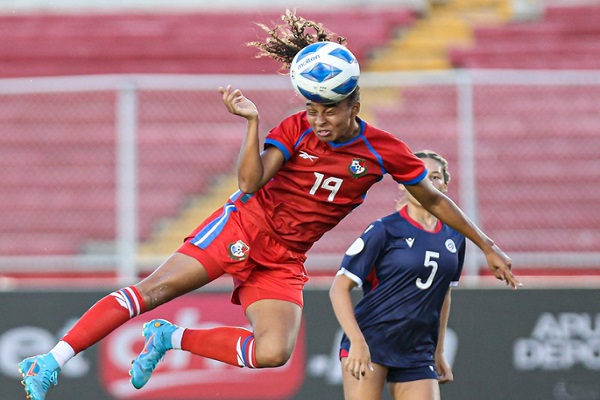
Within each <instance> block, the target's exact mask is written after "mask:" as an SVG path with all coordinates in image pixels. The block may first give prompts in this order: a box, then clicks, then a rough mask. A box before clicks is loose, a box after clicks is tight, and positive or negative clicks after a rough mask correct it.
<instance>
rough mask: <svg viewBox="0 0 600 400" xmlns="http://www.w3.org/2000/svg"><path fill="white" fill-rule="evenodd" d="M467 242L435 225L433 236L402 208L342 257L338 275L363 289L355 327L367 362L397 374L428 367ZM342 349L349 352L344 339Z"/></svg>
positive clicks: (382, 220) (460, 269)
mask: <svg viewBox="0 0 600 400" xmlns="http://www.w3.org/2000/svg"><path fill="white" fill-rule="evenodd" d="M465 245H466V241H465V237H464V236H463V235H461V234H460V233H458V232H457V231H455V230H454V229H452V228H450V227H449V226H447V225H444V224H442V223H441V222H438V225H437V227H436V229H435V230H434V231H433V232H429V231H426V230H424V229H423V228H422V227H421V226H420V225H419V224H418V223H417V222H415V221H414V220H412V219H411V218H410V217H409V216H408V213H407V212H406V207H405V208H403V209H402V210H401V211H400V212H396V213H394V214H391V215H388V216H387V217H384V218H382V219H379V220H377V221H375V222H374V223H372V224H371V225H370V226H369V227H368V228H367V229H366V230H365V231H364V233H363V234H362V236H361V237H360V238H358V239H357V240H356V241H355V242H354V243H353V244H352V245H351V246H350V248H348V250H347V251H346V255H345V257H344V259H343V261H342V265H341V267H340V270H339V271H338V274H344V275H346V276H347V277H348V278H350V279H352V280H353V281H354V282H356V283H357V284H358V286H359V287H362V289H363V293H364V297H363V298H362V299H361V300H360V301H359V302H358V303H357V304H356V307H355V315H356V320H357V322H358V325H359V326H360V328H361V330H362V332H363V335H364V336H365V339H366V341H367V344H368V345H369V350H370V352H371V360H372V361H373V362H375V363H377V364H381V365H384V366H387V367H395V368H411V367H418V366H424V365H432V360H433V356H434V353H435V348H436V345H437V339H438V332H439V326H440V311H441V309H442V305H443V303H444V298H445V296H446V292H447V291H448V290H449V286H456V285H457V284H458V280H459V278H460V274H461V271H462V265H463V260H464V254H465ZM341 347H342V349H346V350H349V348H350V342H349V340H348V338H347V337H346V335H344V336H343V338H342V342H341Z"/></svg>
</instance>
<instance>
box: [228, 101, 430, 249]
mask: <svg viewBox="0 0 600 400" xmlns="http://www.w3.org/2000/svg"><path fill="white" fill-rule="evenodd" d="M359 122H360V134H359V135H358V136H357V137H356V138H354V139H352V140H350V141H348V142H345V143H327V142H322V141H321V140H319V139H318V138H317V136H316V135H315V134H314V133H313V131H312V128H311V127H310V125H309V123H308V121H307V119H306V111H301V112H298V113H296V114H293V115H291V116H289V117H287V118H286V119H284V120H283V121H282V122H281V124H279V126H277V127H275V128H274V129H272V130H271V131H270V132H269V134H268V135H267V137H266V139H265V148H266V147H268V146H275V147H277V148H278V149H279V150H280V151H281V152H282V153H283V154H284V156H285V163H284V165H283V166H282V167H281V169H280V170H279V171H278V172H277V173H276V174H275V176H274V177H273V178H272V179H271V180H270V181H269V182H268V183H267V184H266V185H265V186H264V187H262V188H261V189H259V190H258V191H257V192H256V193H254V194H244V193H242V192H240V191H238V192H237V193H236V194H234V195H233V196H232V198H231V200H232V201H233V202H234V204H235V206H236V208H237V209H238V210H239V211H240V212H242V213H243V215H246V216H247V217H249V218H251V219H252V221H253V222H254V223H255V224H256V225H257V226H259V227H260V228H262V229H264V230H266V231H267V232H268V233H269V234H270V235H272V236H273V237H274V238H275V239H277V240H279V241H280V242H281V243H283V244H284V245H285V246H286V247H288V248H289V249H291V250H294V251H297V252H307V251H308V250H309V249H310V248H311V247H312V245H313V243H315V242H316V241H317V240H319V238H321V236H323V234H325V232H327V231H329V230H331V229H332V228H333V227H335V226H336V225H337V224H338V223H339V222H340V221H341V220H342V219H343V218H344V217H345V216H346V215H348V214H349V213H350V212H351V211H352V210H353V209H354V208H356V207H358V206H359V205H360V204H361V203H362V202H363V201H364V199H365V196H366V194H367V191H368V190H369V188H370V187H371V186H372V185H373V184H374V183H376V182H379V181H380V180H381V179H382V178H383V176H384V174H386V173H388V174H390V175H391V176H392V177H393V178H394V180H395V181H396V182H398V183H402V184H406V185H411V184H416V183H418V182H420V181H421V180H422V179H424V178H425V176H426V175H427V170H426V168H425V164H424V163H423V161H422V160H420V159H419V158H417V157H415V156H414V155H413V154H412V152H411V150H410V149H409V148H408V146H407V145H406V144H405V143H404V142H402V141H401V140H400V139H398V138H397V137H395V136H394V135H392V134H391V133H389V132H386V131H383V130H381V129H377V128H375V127H373V126H371V125H369V124H367V123H366V122H364V121H362V120H360V119H359Z"/></svg>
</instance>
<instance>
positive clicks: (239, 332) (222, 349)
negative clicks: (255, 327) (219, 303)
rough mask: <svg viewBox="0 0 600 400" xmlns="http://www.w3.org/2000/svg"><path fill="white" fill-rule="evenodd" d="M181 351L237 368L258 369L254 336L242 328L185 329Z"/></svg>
mask: <svg viewBox="0 0 600 400" xmlns="http://www.w3.org/2000/svg"><path fill="white" fill-rule="evenodd" d="M181 349H182V350H186V351H189V352H191V353H194V354H196V355H199V356H203V357H208V358H212V359H213V360H218V361H222V362H224V363H227V364H230V365H235V366H238V367H248V368H258V365H256V348H255V346H254V335H253V334H252V332H251V331H249V330H247V329H244V328H237V327H232V326H223V327H219V328H213V329H186V330H185V331H184V332H183V338H182V339H181Z"/></svg>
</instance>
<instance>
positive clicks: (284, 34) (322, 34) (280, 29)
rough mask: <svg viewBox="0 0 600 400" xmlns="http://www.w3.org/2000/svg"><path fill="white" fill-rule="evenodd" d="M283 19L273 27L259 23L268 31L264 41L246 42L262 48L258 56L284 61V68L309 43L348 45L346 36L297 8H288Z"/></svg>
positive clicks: (287, 66) (288, 65)
mask: <svg viewBox="0 0 600 400" xmlns="http://www.w3.org/2000/svg"><path fill="white" fill-rule="evenodd" d="M281 19H282V20H283V21H284V23H283V24H281V25H277V26H275V27H273V28H269V27H268V26H266V25H264V24H261V23H257V25H258V26H260V27H261V28H262V29H263V30H264V31H265V32H267V34H268V37H267V38H266V39H265V41H264V42H249V43H246V44H247V45H248V46H254V47H257V48H258V49H259V50H260V52H259V53H258V54H257V55H256V58H260V57H270V58H272V59H274V60H276V61H279V62H281V63H283V65H282V67H281V69H283V70H287V69H289V68H290V64H291V63H292V60H293V59H294V56H295V55H296V54H298V52H299V51H300V50H302V49H303V48H305V47H306V46H308V45H309V44H312V43H316V42H333V41H335V42H337V43H339V44H341V45H344V46H345V45H346V38H345V37H341V36H338V35H337V34H335V33H332V32H329V31H328V30H326V29H325V28H324V27H323V25H322V24H320V23H317V22H314V21H309V20H306V19H304V18H302V17H300V16H297V15H296V11H295V10H286V11H285V14H284V15H283V16H282V17H281ZM334 38H335V39H334Z"/></svg>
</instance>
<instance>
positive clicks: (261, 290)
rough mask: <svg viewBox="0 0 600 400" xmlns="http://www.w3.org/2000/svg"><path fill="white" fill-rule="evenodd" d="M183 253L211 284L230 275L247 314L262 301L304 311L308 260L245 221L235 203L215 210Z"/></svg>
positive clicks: (188, 239)
mask: <svg viewBox="0 0 600 400" xmlns="http://www.w3.org/2000/svg"><path fill="white" fill-rule="evenodd" d="M177 251H178V252H179V253H183V254H186V255H188V256H190V257H193V258H195V259H196V260H198V261H199V262H200V263H201V264H202V266H203V267H204V268H205V269H206V271H207V273H208V276H209V278H210V279H211V281H212V280H214V279H216V278H218V277H219V276H221V275H223V274H224V273H227V274H230V275H231V276H232V277H233V281H234V284H235V288H234V290H233V293H232V296H231V302H232V303H234V304H240V305H241V306H242V307H243V309H244V311H245V310H246V308H247V307H248V306H249V305H250V304H252V303H254V302H255V301H257V300H262V299H276V300H285V301H290V302H292V303H295V304H298V305H299V306H300V307H303V306H304V300H303V295H302V292H303V289H304V284H305V283H306V281H308V274H307V273H306V269H305V268H304V261H305V260H306V255H305V254H303V253H297V252H295V251H292V250H289V249H287V248H285V247H284V246H283V245H281V243H279V242H278V241H276V240H275V239H273V238H272V237H271V236H269V235H267V234H266V233H265V232H263V231H262V230H260V229H259V228H258V227H257V226H256V224H254V223H253V222H252V221H250V220H245V219H244V218H243V216H242V215H241V213H240V212H238V211H237V209H235V207H234V206H233V205H232V204H228V205H226V206H225V207H222V208H221V209H219V210H217V211H215V212H214V213H213V214H212V215H211V216H210V217H208V218H207V219H206V221H204V222H203V223H202V224H201V225H200V226H198V227H197V228H196V229H195V230H194V231H193V232H192V233H190V235H189V236H188V237H186V239H185V242H184V244H183V245H182V246H181V247H180V248H179V249H178V250H177Z"/></svg>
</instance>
